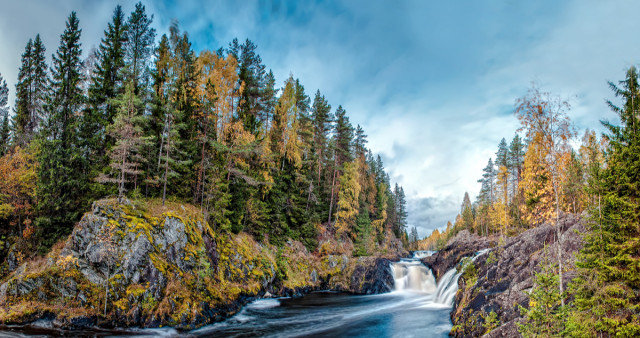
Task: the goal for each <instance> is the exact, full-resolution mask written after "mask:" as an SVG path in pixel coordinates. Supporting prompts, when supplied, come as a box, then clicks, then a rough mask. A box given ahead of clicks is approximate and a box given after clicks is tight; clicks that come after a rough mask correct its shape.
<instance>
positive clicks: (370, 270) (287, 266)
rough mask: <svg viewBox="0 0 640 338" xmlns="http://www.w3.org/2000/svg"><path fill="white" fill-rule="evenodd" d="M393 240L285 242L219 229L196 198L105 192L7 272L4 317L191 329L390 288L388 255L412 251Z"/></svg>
mask: <svg viewBox="0 0 640 338" xmlns="http://www.w3.org/2000/svg"><path fill="white" fill-rule="evenodd" d="M389 243H390V245H387V246H386V248H388V250H387V249H385V250H387V252H386V257H357V258H355V257H351V256H350V255H349V254H348V253H347V252H339V251H336V250H333V251H332V250H331V249H330V248H331V247H334V248H342V247H345V246H346V247H348V246H349V245H352V244H350V243H333V244H332V245H329V244H330V243H329V244H327V243H325V242H321V244H323V245H321V246H322V248H323V250H324V251H323V252H322V253H320V252H314V253H311V252H309V251H308V250H307V249H306V248H305V247H304V245H302V243H300V242H297V241H289V242H288V243H286V245H285V246H283V247H280V248H278V247H275V246H272V245H269V244H264V243H259V242H257V241H255V240H254V239H253V237H251V236H250V235H248V234H245V233H240V234H235V235H234V234H229V233H227V232H223V231H214V230H213V229H212V228H211V227H210V226H209V225H208V224H207V222H205V221H204V220H203V218H202V215H201V214H200V213H199V210H198V209H197V208H195V207H193V206H188V205H186V206H185V205H180V204H168V205H167V206H166V207H165V206H160V205H159V204H158V203H157V201H156V202H155V203H154V202H152V201H144V202H143V203H140V202H138V203H131V202H127V203H124V204H118V203H116V201H115V200H101V201H97V202H95V203H94V205H93V208H92V211H91V212H88V213H87V214H85V215H84V217H83V218H82V220H81V221H80V222H79V223H78V224H77V225H76V227H75V228H74V230H73V232H72V234H71V235H70V236H69V238H68V239H67V240H66V242H61V243H59V244H58V245H56V246H55V247H54V248H53V249H52V251H51V252H50V253H49V254H47V256H45V257H41V258H39V259H37V260H33V261H30V262H26V263H23V264H21V265H19V266H18V267H17V268H16V269H15V270H14V271H12V272H11V274H9V275H8V276H7V277H5V278H4V279H3V280H2V282H1V283H2V284H1V286H0V322H2V323H3V324H26V323H30V322H33V321H36V320H39V319H47V320H51V321H52V322H53V325H54V326H56V327H62V328H78V327H87V326H96V325H98V326H104V327H113V326H121V327H126V326H140V327H159V326H173V327H176V328H179V329H185V330H188V329H194V328H197V327H201V326H203V325H206V324H209V323H212V322H215V321H219V320H222V319H224V318H226V317H228V316H230V315H232V314H234V313H236V312H237V311H239V310H240V309H241V307H242V306H243V305H244V304H246V303H247V302H249V301H251V300H253V299H255V298H258V297H263V296H265V295H267V296H269V295H271V296H280V295H286V296H299V295H302V294H304V293H306V292H309V291H313V290H320V289H325V290H326V289H331V290H340V291H345V292H351V293H359V294H370V293H381V292H387V291H390V290H391V288H392V287H393V277H392V275H391V272H390V271H389V258H393V257H399V256H403V255H405V254H406V251H404V250H403V249H402V248H401V245H400V246H399V245H398V243H394V242H392V241H390V242H389ZM327 248H329V250H327ZM105 313H106V314H105Z"/></svg>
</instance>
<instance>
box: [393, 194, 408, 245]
mask: <svg viewBox="0 0 640 338" xmlns="http://www.w3.org/2000/svg"><path fill="white" fill-rule="evenodd" d="M393 196H394V201H395V203H394V206H395V215H396V224H395V227H394V228H393V230H394V233H395V234H396V237H398V238H400V236H401V234H403V233H405V232H406V228H407V216H408V214H407V200H406V197H405V195H404V189H403V188H402V187H401V186H399V185H398V183H396V186H395V188H394V190H393Z"/></svg>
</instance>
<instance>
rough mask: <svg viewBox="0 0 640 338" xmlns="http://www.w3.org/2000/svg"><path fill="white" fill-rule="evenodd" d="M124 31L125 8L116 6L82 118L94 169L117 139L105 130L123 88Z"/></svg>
mask: <svg viewBox="0 0 640 338" xmlns="http://www.w3.org/2000/svg"><path fill="white" fill-rule="evenodd" d="M125 34H126V25H125V21H124V13H123V12H122V7H120V6H116V8H115V10H114V11H113V17H112V19H111V22H110V23H109V24H108V27H107V30H105V31H104V37H103V38H102V41H101V43H100V46H99V47H98V50H97V51H96V58H97V60H96V63H95V65H94V71H93V76H92V79H91V85H90V86H89V97H88V101H89V106H88V107H87V109H86V111H85V113H84V114H83V118H82V128H81V133H82V139H83V140H84V143H85V148H86V151H87V157H88V158H90V159H91V160H92V162H94V163H92V164H93V165H94V167H96V168H94V170H98V171H99V170H100V169H101V167H102V166H104V165H106V161H107V159H106V154H105V151H106V150H107V149H109V148H110V147H112V146H113V144H114V143H115V142H116V140H115V139H113V138H111V137H109V136H108V135H107V130H106V129H107V126H108V125H110V124H111V123H113V120H114V118H115V116H116V114H117V110H118V107H117V105H116V104H114V102H113V99H114V98H115V97H116V96H118V95H119V94H120V93H121V92H122V89H123V88H122V87H123V84H122V79H123V68H124V47H125V43H126V41H127V40H126V35H125Z"/></svg>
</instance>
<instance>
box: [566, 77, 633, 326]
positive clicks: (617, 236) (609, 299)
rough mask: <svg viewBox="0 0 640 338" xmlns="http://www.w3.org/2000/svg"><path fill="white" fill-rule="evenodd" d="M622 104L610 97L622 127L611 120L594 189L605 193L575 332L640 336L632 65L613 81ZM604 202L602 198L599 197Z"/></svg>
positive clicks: (580, 288) (589, 247)
mask: <svg viewBox="0 0 640 338" xmlns="http://www.w3.org/2000/svg"><path fill="white" fill-rule="evenodd" d="M610 86H611V88H612V90H613V91H614V93H615V95H616V96H619V97H621V98H622V100H623V106H621V107H619V106H616V105H614V104H613V103H612V102H610V101H609V106H610V107H611V109H612V110H613V111H614V112H615V113H617V114H618V116H619V117H620V121H621V125H614V124H612V123H611V122H608V121H605V122H603V124H604V125H605V127H606V128H607V129H608V131H609V132H608V135H607V138H608V139H609V142H610V148H609V154H608V158H607V162H606V163H607V165H606V167H605V168H604V169H603V170H602V171H601V172H600V173H599V174H596V175H594V176H595V177H599V178H600V179H599V180H598V181H597V183H596V184H597V186H595V187H593V185H596V184H593V185H592V188H591V189H592V190H595V192H597V194H598V197H600V195H602V201H601V204H600V203H598V207H596V208H592V213H591V214H592V222H591V224H592V233H591V234H590V235H588V236H587V239H586V243H585V246H584V249H583V251H582V256H581V258H580V260H579V261H578V263H577V266H578V267H579V271H580V278H579V279H578V280H577V292H576V296H575V304H576V307H575V309H574V310H573V311H572V314H571V319H570V321H569V324H568V327H569V328H570V329H569V331H570V333H571V334H574V335H578V334H582V335H594V336H596V335H608V336H627V337H633V336H638V335H640V315H639V312H638V304H640V297H639V296H638V295H639V294H640V274H639V273H638V272H639V271H640V258H639V257H638V252H640V242H639V241H638V237H640V230H639V229H638V224H640V202H639V201H640V188H639V187H638V182H640V125H639V124H640V118H639V117H638V111H640V86H639V85H638V73H637V70H636V68H635V67H631V68H630V69H629V70H628V71H627V74H626V79H625V80H624V81H621V82H620V87H618V86H616V85H615V84H613V83H610ZM599 200H600V198H599ZM599 202H600V201H599Z"/></svg>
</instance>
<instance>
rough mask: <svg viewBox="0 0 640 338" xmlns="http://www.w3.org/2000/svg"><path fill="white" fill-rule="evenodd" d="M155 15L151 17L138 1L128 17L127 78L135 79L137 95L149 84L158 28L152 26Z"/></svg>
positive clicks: (126, 35) (126, 36) (126, 34)
mask: <svg viewBox="0 0 640 338" xmlns="http://www.w3.org/2000/svg"><path fill="white" fill-rule="evenodd" d="M152 22H153V15H152V16H151V17H149V16H148V15H147V13H146V12H145V6H144V5H143V4H142V3H141V2H138V3H137V4H136V7H135V9H134V11H133V12H132V13H131V15H130V16H129V18H128V19H127V24H126V32H125V39H126V44H125V45H124V49H125V59H124V60H125V64H126V68H125V70H126V78H127V80H130V81H133V83H134V86H135V90H136V95H141V94H143V93H141V92H140V90H141V88H142V87H145V86H147V81H148V78H149V62H150V60H151V56H152V54H153V48H154V40H155V38H156V30H155V29H154V28H152V27H151V23H152Z"/></svg>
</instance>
